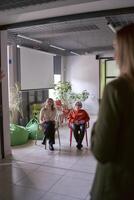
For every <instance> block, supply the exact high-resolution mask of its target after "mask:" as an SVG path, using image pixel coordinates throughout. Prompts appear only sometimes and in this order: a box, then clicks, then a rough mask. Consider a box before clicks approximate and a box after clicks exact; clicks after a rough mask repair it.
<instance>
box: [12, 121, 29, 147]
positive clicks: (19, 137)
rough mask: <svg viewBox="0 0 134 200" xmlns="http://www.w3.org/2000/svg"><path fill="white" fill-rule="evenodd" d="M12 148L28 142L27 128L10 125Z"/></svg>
mask: <svg viewBox="0 0 134 200" xmlns="http://www.w3.org/2000/svg"><path fill="white" fill-rule="evenodd" d="M10 134H11V146H15V145H22V144H25V143H27V141H28V135H29V133H28V131H27V130H26V128H25V127H23V126H19V125H16V124H10Z"/></svg>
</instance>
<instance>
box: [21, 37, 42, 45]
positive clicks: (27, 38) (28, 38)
mask: <svg viewBox="0 0 134 200" xmlns="http://www.w3.org/2000/svg"><path fill="white" fill-rule="evenodd" d="M17 37H20V38H24V39H26V40H31V41H34V42H38V43H40V44H41V43H42V41H40V40H36V39H33V38H30V37H27V36H24V35H17Z"/></svg>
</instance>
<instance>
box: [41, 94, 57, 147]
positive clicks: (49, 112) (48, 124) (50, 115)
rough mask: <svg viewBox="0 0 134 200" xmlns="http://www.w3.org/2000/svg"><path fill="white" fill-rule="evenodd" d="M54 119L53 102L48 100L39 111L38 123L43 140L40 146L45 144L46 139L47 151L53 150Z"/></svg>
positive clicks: (54, 109)
mask: <svg viewBox="0 0 134 200" xmlns="http://www.w3.org/2000/svg"><path fill="white" fill-rule="evenodd" d="M55 119H56V108H55V107H54V101H53V99H51V98H48V99H47V100H46V102H45V104H44V106H43V108H42V109H41V111H40V115H39V122H40V124H42V126H43V128H44V135H45V137H44V139H43V142H42V144H46V139H48V140H49V149H50V150H51V151H53V150H54V147H53V144H55Z"/></svg>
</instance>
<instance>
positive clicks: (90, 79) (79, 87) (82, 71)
mask: <svg viewBox="0 0 134 200" xmlns="http://www.w3.org/2000/svg"><path fill="white" fill-rule="evenodd" d="M64 67H65V80H66V81H70V82H71V84H72V89H73V92H82V91H83V90H87V91H88V92H89V93H90V96H89V98H88V99H87V100H86V101H85V102H84V108H85V109H87V110H88V112H89V113H90V114H97V112H98V99H99V61H98V60H96V58H95V55H86V56H68V57H64Z"/></svg>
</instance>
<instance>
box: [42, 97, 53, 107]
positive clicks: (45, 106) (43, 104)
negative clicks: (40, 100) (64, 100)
mask: <svg viewBox="0 0 134 200" xmlns="http://www.w3.org/2000/svg"><path fill="white" fill-rule="evenodd" d="M49 100H50V101H51V102H52V105H51V110H55V106H54V100H53V99H52V98H48V99H46V101H45V103H44V104H43V106H44V109H46V103H47V101H49Z"/></svg>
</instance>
